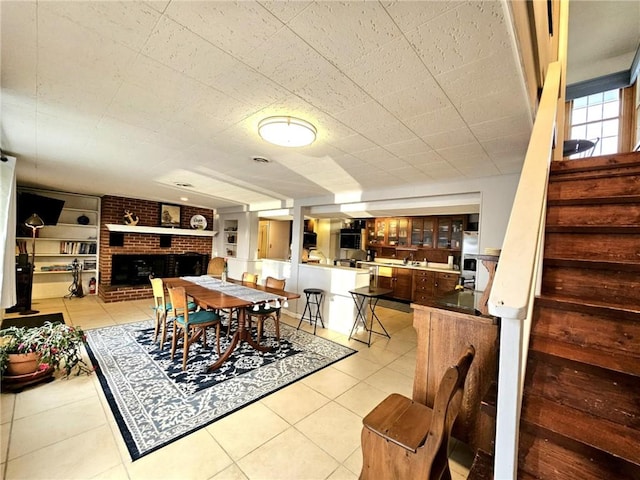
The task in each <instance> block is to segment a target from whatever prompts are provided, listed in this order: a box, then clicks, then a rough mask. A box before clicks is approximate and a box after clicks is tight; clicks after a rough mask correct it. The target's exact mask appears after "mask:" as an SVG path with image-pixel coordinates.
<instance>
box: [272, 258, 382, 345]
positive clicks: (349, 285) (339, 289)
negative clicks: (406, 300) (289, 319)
mask: <svg viewBox="0 0 640 480" xmlns="http://www.w3.org/2000/svg"><path fill="white" fill-rule="evenodd" d="M292 268H296V269H297V273H298V276H297V277H298V284H297V286H294V285H288V284H287V288H289V289H290V290H291V289H294V290H295V291H297V292H303V291H304V289H305V288H319V289H321V290H323V291H324V301H323V302H322V310H321V313H322V318H323V319H324V325H325V327H326V328H329V329H331V330H335V331H337V332H340V333H344V334H347V335H348V334H349V332H350V330H351V327H352V326H353V322H354V319H355V318H356V307H355V305H354V303H353V299H352V298H351V294H350V293H349V291H350V290H354V289H356V288H359V287H364V286H367V285H369V269H368V268H367V269H364V268H350V267H342V266H339V265H328V264H322V263H301V264H297V265H292V264H291V262H289V261H288V260H272V259H263V260H262V271H261V273H260V275H261V278H267V277H268V276H272V277H277V278H287V279H288V278H290V277H291V269H292ZM304 305H305V302H304V299H302V300H299V301H298V302H296V304H295V305H294V304H293V302H290V303H289V308H290V309H292V308H293V309H295V311H291V312H290V313H292V314H293V315H297V317H298V318H299V317H300V316H301V315H302V312H303V311H304Z"/></svg>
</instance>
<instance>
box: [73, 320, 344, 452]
mask: <svg viewBox="0 0 640 480" xmlns="http://www.w3.org/2000/svg"><path fill="white" fill-rule="evenodd" d="M222 330H223V331H225V330H226V327H224V328H223V329H222ZM86 334H87V342H88V348H87V350H88V352H89V356H90V357H91V360H92V362H93V363H94V365H96V366H97V369H96V371H97V374H98V378H99V380H100V383H101V385H102V389H103V390H104V393H105V396H106V398H107V400H108V402H109V405H110V407H111V410H112V412H113V414H114V416H115V418H116V421H117V422H118V426H119V428H120V432H121V433H122V436H123V438H124V440H125V443H126V444H127V448H128V449H129V453H130V455H131V458H132V459H133V460H137V459H138V458H140V457H142V456H144V455H146V454H148V453H150V452H152V451H154V450H157V449H158V448H161V447H163V446H165V445H167V444H169V443H171V442H173V441H175V440H177V439H179V438H181V437H183V436H185V435H188V434H189V433H191V432H193V431H195V430H197V429H199V428H202V427H204V426H206V425H209V424H210V423H212V422H215V421H216V420H219V419H221V418H223V417H224V416H226V415H229V414H230V413H233V412H234V411H236V410H238V409H240V408H242V407H245V406H247V405H249V404H250V403H252V402H255V401H256V400H259V399H261V398H262V397H264V396H266V395H269V394H270V393H273V392H275V391H277V390H279V389H281V388H283V387H285V386H287V385H290V384H292V383H293V382H296V381H297V380H300V379H301V378H304V377H306V376H307V375H310V374H311V373H314V372H317V371H318V370H321V369H322V368H324V367H327V366H329V365H331V364H332V363H335V362H337V361H339V360H342V359H343V358H346V357H348V356H349V355H352V354H353V353H355V350H352V349H350V348H348V347H344V346H342V345H339V344H337V343H334V342H332V341H329V340H326V339H324V338H321V337H317V336H314V335H311V334H309V333H306V332H304V331H301V330H300V331H298V330H296V329H295V328H293V327H290V326H289V325H286V324H284V323H281V324H280V337H281V340H280V345H278V342H277V340H276V338H275V333H274V332H273V323H272V322H268V323H265V338H263V339H262V342H261V343H262V344H263V345H268V346H271V347H273V349H272V351H271V352H269V353H261V352H258V351H256V350H254V349H253V348H252V347H251V346H249V345H248V344H247V343H246V342H242V345H241V346H239V347H237V348H236V350H235V351H234V353H233V354H232V355H231V357H229V359H228V360H227V361H226V362H225V363H224V364H223V365H222V366H221V367H220V368H219V369H218V370H216V371H215V372H213V373H210V374H207V373H204V371H205V369H206V367H207V366H208V365H210V364H211V363H213V362H214V361H215V360H217V358H218V355H217V353H216V349H215V333H214V331H213V330H211V334H210V335H209V336H207V342H208V343H209V348H208V349H203V348H202V342H198V343H197V344H193V345H192V346H191V349H190V351H189V360H188V363H187V370H186V371H185V372H183V371H182V348H181V346H180V345H181V344H179V348H178V350H177V351H176V356H175V359H174V361H171V358H170V352H171V348H170V345H169V343H170V342H167V344H165V348H164V349H163V350H160V348H159V346H158V344H157V343H156V344H154V343H152V342H151V340H152V337H153V322H152V321H151V320H147V321H144V322H137V323H132V324H126V325H118V326H113V327H105V328H98V329H95V330H88V331H87V332H86ZM228 344H229V339H227V338H225V337H224V336H222V338H221V341H220V349H221V351H222V352H224V351H225V349H226V347H227V345H228Z"/></svg>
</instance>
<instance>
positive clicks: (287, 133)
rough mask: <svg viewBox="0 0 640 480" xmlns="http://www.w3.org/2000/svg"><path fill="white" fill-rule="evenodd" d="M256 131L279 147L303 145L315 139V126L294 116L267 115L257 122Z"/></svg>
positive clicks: (309, 143)
mask: <svg viewBox="0 0 640 480" xmlns="http://www.w3.org/2000/svg"><path fill="white" fill-rule="evenodd" d="M258 133H259V134H260V136H261V137H262V138H263V139H264V140H266V141H267V142H269V143H273V144H274V145H280V146H281V147H304V146H306V145H311V144H312V143H313V142H314V141H315V139H316V127H314V126H313V125H311V124H310V123H309V122H307V121H305V120H302V119H300V118H295V117H268V118H265V119H264V120H262V121H261V122H260V123H259V124H258Z"/></svg>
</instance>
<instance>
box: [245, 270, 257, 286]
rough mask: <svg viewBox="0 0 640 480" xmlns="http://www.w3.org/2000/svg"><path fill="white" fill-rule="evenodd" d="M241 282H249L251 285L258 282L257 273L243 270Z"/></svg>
mask: <svg viewBox="0 0 640 480" xmlns="http://www.w3.org/2000/svg"><path fill="white" fill-rule="evenodd" d="M242 282H243V283H251V284H253V285H255V284H257V283H258V275H256V274H254V273H249V272H244V273H243V274H242Z"/></svg>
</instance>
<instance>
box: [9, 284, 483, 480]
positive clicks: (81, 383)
mask: <svg viewBox="0 0 640 480" xmlns="http://www.w3.org/2000/svg"><path fill="white" fill-rule="evenodd" d="M149 304H150V301H149V300H141V301H131V302H120V303H111V304H109V303H103V302H102V301H101V300H99V299H98V298H96V297H93V296H92V297H84V298H81V299H80V298H72V299H49V300H36V301H34V302H33V308H34V309H36V310H39V311H40V313H55V312H62V313H63V314H64V317H65V321H66V322H67V323H69V324H73V325H79V326H81V327H82V328H84V329H85V330H88V329H92V328H98V327H103V326H106V325H114V324H121V323H127V322H133V321H139V320H142V319H145V318H151V311H150V308H149ZM376 312H377V313H378V315H379V316H380V318H381V319H382V322H383V323H384V325H385V327H386V328H387V330H388V331H389V332H390V334H391V339H390V340H388V339H386V338H384V337H378V336H374V337H376V338H374V343H373V344H372V345H371V347H370V348H368V347H367V346H366V345H363V344H360V343H358V342H353V341H351V342H349V341H347V338H346V336H345V335H342V334H340V333H337V332H334V331H330V330H326V329H318V334H319V335H322V336H324V337H326V338H329V339H331V340H334V341H337V342H339V343H342V344H345V345H349V346H351V347H352V348H354V349H356V350H358V353H357V354H355V355H352V356H351V357H349V358H347V359H345V360H342V361H341V362H338V363H336V364H334V365H332V366H330V367H328V368H325V369H323V370H321V371H320V372H317V373H315V374H313V375H311V376H309V377H307V378H305V379H303V380H300V381H298V382H296V383H295V384H293V385H291V386H289V387H287V388H284V389H282V390H280V391H278V392H275V393H273V394H272V395H269V396H267V397H266V398H264V399H262V400H260V401H258V402H255V403H253V404H252V405H249V406H247V407H246V408H243V409H242V410H239V411H238V412H236V413H234V414H232V415H229V416H228V417H226V418H223V419H222V420H220V421H218V422H215V423H213V424H211V425H209V426H208V427H206V428H203V429H200V430H198V431H197V432H195V433H193V434H191V435H188V436H187V437H184V438H182V439H180V440H178V441H176V442H173V443H171V444H170V445H168V446H166V447H164V448H162V449H160V450H158V451H156V452H153V453H151V454H149V455H146V456H145V457H142V458H141V459H139V460H137V461H135V462H132V461H131V459H130V457H129V454H128V452H127V449H126V446H125V445H124V442H123V440H122V437H121V436H120V432H119V430H118V427H117V425H116V423H115V421H114V419H113V414H112V413H111V410H110V408H109V406H108V404H107V403H106V400H105V398H104V394H103V392H102V389H101V387H100V384H99V382H98V379H97V376H96V375H91V376H81V377H71V378H69V379H57V380H56V381H54V382H51V383H47V384H43V385H39V386H36V387H33V388H30V389H26V390H24V391H23V392H21V393H17V394H13V393H2V395H1V400H2V401H1V404H0V406H1V416H0V422H1V424H0V428H1V431H0V433H1V435H0V441H1V449H2V454H1V462H2V465H1V467H2V478H3V479H47V480H49V479H76V478H77V479H85V478H95V479H132V480H136V479H215V480H217V479H250V480H254V479H295V480H300V479H331V480H338V479H341V480H342V479H344V480H351V479H357V478H358V475H359V473H360V469H361V466H362V451H361V449H360V431H361V428H362V418H363V417H364V416H365V415H366V414H367V413H368V412H369V411H370V410H371V409H372V408H373V407H374V406H375V405H377V404H378V403H379V402H380V401H381V400H383V399H384V398H385V397H386V396H387V395H388V394H389V393H392V392H399V393H402V394H404V395H407V396H409V397H410V396H411V391H412V381H413V372H414V368H415V350H416V335H415V331H414V329H413V327H412V325H411V321H412V320H411V318H412V316H411V314H410V313H404V312H400V311H398V310H394V309H390V308H384V307H378V309H377V310H376ZM11 316H16V315H15V314H12V315H7V317H11ZM283 321H285V322H287V323H289V324H292V325H294V326H297V323H298V321H297V320H295V319H294V318H291V317H287V316H283ZM305 328H306V329H307V330H308V329H309V326H308V325H305ZM451 444H452V445H451V454H450V459H449V463H450V466H451V470H452V476H453V479H454V480H461V479H465V478H467V474H468V471H469V466H470V465H471V462H472V460H473V454H472V452H471V451H470V450H469V449H468V447H466V445H464V444H462V443H461V442H456V441H455V440H452V442H451Z"/></svg>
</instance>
